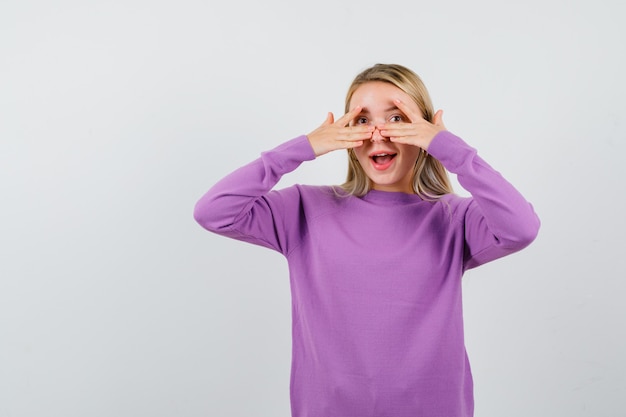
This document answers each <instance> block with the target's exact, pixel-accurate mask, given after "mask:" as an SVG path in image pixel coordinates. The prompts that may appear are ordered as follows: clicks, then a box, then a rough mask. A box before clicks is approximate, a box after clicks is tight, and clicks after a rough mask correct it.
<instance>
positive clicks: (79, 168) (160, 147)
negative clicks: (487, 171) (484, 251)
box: [0, 0, 626, 417]
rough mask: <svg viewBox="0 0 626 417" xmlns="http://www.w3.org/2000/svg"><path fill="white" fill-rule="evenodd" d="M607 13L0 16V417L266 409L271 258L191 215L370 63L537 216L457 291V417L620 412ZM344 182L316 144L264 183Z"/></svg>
mask: <svg viewBox="0 0 626 417" xmlns="http://www.w3.org/2000/svg"><path fill="white" fill-rule="evenodd" d="M624 12H625V7H624V6H623V2H620V1H618V0H615V1H611V0H599V1H575V0H574V1H565V0H563V1H559V0H542V1H538V0H530V1H524V2H502V1H496V0H491V1H489V0H477V1H472V2H469V1H462V0H457V1H447V2H446V1H440V2H435V1H431V2H416V1H406V0H402V1H397V2H384V1H372V0H362V1H354V0H349V1H344V2H341V1H330V0H321V1H310V2H306V3H304V2H296V1H287V0H285V1H282V2H281V1H280V0H269V1H264V2H261V1H252V0H249V1H228V2H227V1H223V2H221V3H218V2H216V1H213V0H209V1H192V0H178V1H161V0H156V1H155V0H152V1H148V0H124V1H116V0H113V1H111V0H109V1H95V0H92V1H69V0H68V1H43V0H41V1H36V0H35V1H28V0H27V1H22V0H19V1H18V0H2V2H1V3H0V140H1V145H0V198H1V200H0V201H1V203H0V245H1V246H0V249H1V250H0V416H2V417H9V416H10V417H16V416H28V417H31V416H32V417H35V416H36V417H41V416H63V417H70V416H81V417H84V416H93V417H100V416H102V417H104V416H106V417H109V416H151V417H152V416H189V417H191V416H288V415H289V395H288V386H289V365H290V300H289V284H288V276H287V268H286V263H285V261H284V259H283V258H282V257H281V256H280V255H278V254H277V253H274V252H272V251H269V250H267V249H263V248H259V247H255V246H252V245H247V244H244V243H239V242H235V241H231V240H228V239H225V238H222V237H219V236H216V235H212V234H210V233H208V232H206V231H204V230H203V229H201V228H200V227H199V226H198V225H196V224H195V223H194V221H193V218H192V210H193V206H194V204H195V202H196V200H197V199H198V198H199V197H200V196H201V195H202V194H203V193H204V192H205V191H206V190H207V189H208V188H209V187H210V186H211V185H212V184H213V183H214V182H215V181H217V180H218V179H219V178H221V177H222V176H223V175H225V174H226V173H228V172H229V171H230V170H232V169H234V168H236V167H238V166H240V165H242V164H243V163H245V162H247V161H249V160H251V159H253V158H256V157H257V156H258V154H259V153H260V152H261V151H263V150H265V149H269V148H272V147H274V146H276V145H278V144H279V143H281V142H283V141H284V140H287V139H290V138H292V137H294V136H297V135H300V134H303V133H308V132H310V131H311V130H313V129H314V128H315V127H317V126H318V125H319V124H320V123H321V122H322V121H323V120H324V118H325V115H326V112H327V111H333V112H335V114H336V115H340V114H341V113H342V108H343V97H344V94H345V91H346V89H347V87H348V85H349V83H350V81H351V80H352V78H353V77H354V76H355V75H356V74H357V73H358V72H360V71H361V70H362V69H364V68H366V67H368V66H370V65H372V64H375V63H377V62H385V63H392V62H393V63H400V64H403V65H406V66H408V67H410V68H412V69H413V70H415V71H416V72H417V73H418V74H420V75H421V76H422V78H423V80H424V81H425V83H426V85H427V86H428V88H429V90H430V92H431V95H432V97H433V100H434V103H435V107H436V108H442V109H444V111H445V113H444V122H445V123H446V126H447V127H448V129H449V130H451V131H453V132H454V133H456V134H458V135H459V136H461V137H463V138H464V139H465V140H466V141H467V142H469V143H470V144H471V145H473V146H474V147H476V148H478V149H479V152H480V154H481V155H482V156H483V157H484V158H485V159H486V160H487V161H489V162H490V163H491V165H493V166H494V167H495V168H496V169H498V170H499V171H501V172H502V173H503V174H504V175H505V176H506V177H507V178H508V179H509V180H510V181H511V182H513V183H514V184H515V185H516V186H517V187H518V189H519V190H520V191H522V193H523V194H524V195H525V196H526V197H527V198H528V199H529V200H530V201H531V202H532V203H533V205H534V206H535V209H536V211H537V212H538V214H539V215H540V217H541V220H542V229H541V231H540V235H539V237H538V239H537V241H536V242H535V243H534V244H533V245H532V246H530V247H529V248H528V249H526V250H525V251H523V252H520V253H518V254H515V255H512V256H510V257H508V258H504V259H502V260H499V261H496V262H494V263H492V264H489V265H486V266H484V267H481V268H479V269H477V270H473V271H471V272H469V273H468V274H467V275H466V277H465V281H464V289H465V294H464V297H465V298H464V300H465V318H466V334H467V349H468V352H469V355H470V359H471V361H472V365H473V371H474V376H475V384H476V416H477V417H490V416H508V417H516V416H520V417H522V416H523V417H529V416H531V417H533V416H539V417H543V416H546V417H547V416H550V417H553V416H567V417H578V416H593V417H603V416H606V417H615V416H626V411H624V410H626V399H625V398H626V396H625V395H624V393H625V392H626V359H625V357H624V353H625V352H626V323H625V319H626V307H625V302H624V291H625V290H626V283H625V278H626V268H625V261H624V257H625V256H626V255H625V254H624V252H625V249H626V244H625V243H624V241H625V240H624V236H625V235H626V225H625V223H624V213H625V212H626V204H625V202H624V197H625V193H624V191H625V187H624V179H625V172H624V167H623V164H622V161H623V159H624V153H625V152H626V147H625V145H624V139H625V134H624V131H625V121H626V118H625V116H624V114H625V113H626V104H625V103H626V101H625V99H624V97H625V96H626V83H625V82H624V74H625V73H626V59H625V51H626V48H625V47H624V40H625V39H626V29H625V26H624V24H623V17H624V15H625V13H624ZM344 176H345V159H344V154H343V153H341V154H340V153H337V154H330V155H327V156H325V157H323V158H320V159H318V160H316V161H313V162H309V163H307V164H305V165H303V166H302V167H301V168H300V169H299V170H298V171H296V172H295V173H293V174H292V175H291V176H289V177H288V178H286V179H285V181H287V182H289V183H293V182H305V183H312V184H337V183H340V182H342V181H343V179H344ZM281 185H282V184H281ZM458 192H459V193H461V194H463V190H458Z"/></svg>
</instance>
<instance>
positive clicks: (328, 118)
mask: <svg viewBox="0 0 626 417" xmlns="http://www.w3.org/2000/svg"><path fill="white" fill-rule="evenodd" d="M333 123H335V116H334V115H333V114H332V113H331V112H328V115H327V116H326V120H324V123H323V126H328V125H332V124H333Z"/></svg>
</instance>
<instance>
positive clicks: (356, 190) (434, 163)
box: [341, 64, 453, 200]
mask: <svg viewBox="0 0 626 417" xmlns="http://www.w3.org/2000/svg"><path fill="white" fill-rule="evenodd" d="M372 81H382V82H386V83H389V84H392V85H394V86H396V87H398V88H399V89H400V90H402V91H404V92H405V93H406V94H408V95H409V96H410V97H411V98H412V99H413V100H414V101H415V103H416V104H417V106H418V107H419V109H420V110H421V112H422V114H423V115H424V119H426V120H428V121H429V122H431V123H432V121H433V117H434V109H433V104H432V102H431V100H430V95H429V94H428V90H426V86H425V85H424V83H423V82H422V80H421V79H420V77H419V76H418V75H417V74H415V73H414V72H413V71H411V70H410V69H408V68H406V67H403V66H402V65H397V64H376V65H374V66H373V67H371V68H368V69H366V70H364V71H363V72H361V73H360V74H359V75H357V76H356V78H355V79H354V81H352V84H351V85H350V88H349V89H348V93H347V94H346V108H345V111H346V113H347V112H348V111H349V110H350V100H352V95H353V94H354V92H355V91H356V90H357V88H359V87H360V86H361V85H363V84H365V83H368V82H372ZM341 187H342V188H343V189H344V190H345V191H346V192H348V193H349V194H352V195H356V196H363V195H365V194H367V192H368V191H369V190H370V189H371V188H372V184H371V181H370V179H369V178H368V177H367V175H366V174H365V171H363V168H362V167H361V165H360V164H359V162H358V160H357V159H356V156H355V154H354V151H353V150H352V149H349V150H348V176H347V178H346V182H345V183H343V184H342V185H341ZM413 191H414V192H415V193H416V194H418V195H419V196H420V197H422V198H423V199H425V200H437V199H438V198H439V197H441V196H443V195H445V194H450V193H452V192H453V190H452V185H451V184H450V179H449V178H448V173H447V171H446V169H445V168H444V167H443V165H442V164H441V162H439V161H438V160H437V159H435V158H434V157H433V156H431V155H430V154H428V153H427V152H425V151H422V152H420V153H419V156H418V157H417V162H416V163H415V168H414V169H413Z"/></svg>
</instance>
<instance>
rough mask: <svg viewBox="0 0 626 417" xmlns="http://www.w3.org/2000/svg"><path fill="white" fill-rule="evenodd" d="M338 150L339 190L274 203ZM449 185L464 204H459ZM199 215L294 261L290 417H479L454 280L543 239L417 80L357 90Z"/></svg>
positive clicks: (373, 77)
mask: <svg viewBox="0 0 626 417" xmlns="http://www.w3.org/2000/svg"><path fill="white" fill-rule="evenodd" d="M340 149H344V150H345V149H347V150H348V154H349V158H348V159H349V167H348V177H347V180H346V182H345V183H344V184H342V185H341V186H334V187H333V186H307V185H295V186H291V187H288V188H284V189H281V190H273V187H274V186H275V185H276V184H277V183H278V181H279V180H280V178H281V177H282V176H283V175H285V174H288V173H289V172H291V171H293V170H295V169H296V168H298V166H299V165H300V164H302V163H303V162H305V161H309V160H313V159H315V158H317V157H319V156H321V155H323V154H326V153H328V152H332V151H336V150H340ZM447 172H451V173H454V174H456V175H457V177H458V180H459V183H460V184H461V185H462V186H463V188H465V189H466V190H467V191H468V192H469V193H470V194H471V197H459V196H457V195H455V194H453V193H452V188H451V186H450V182H449V180H448V174H447ZM194 216H195V218H196V220H197V221H198V223H200V224H201V225H202V226H203V227H204V228H206V229H207V230H210V231H212V232H215V233H218V234H221V235H224V236H227V237H231V238H235V239H239V240H243V241H246V242H250V243H254V244H257V245H261V246H265V247H268V248H270V249H274V250H276V251H278V252H280V253H282V254H283V255H284V256H285V258H286V259H287V262H288V264H289V271H290V274H291V276H290V282H291V293H292V306H293V308H292V311H293V317H292V321H293V334H292V337H293V352H292V371H291V409H292V416H294V417H304V416H315V417H318V416H328V417H335V416H337V417H352V416H353V417H367V416H372V417H374V416H393V417H404V416H406V417H409V416H410V417H418V416H424V417H433V416H446V417H452V416H454V417H462V416H472V415H473V408H474V400H473V383H472V376H471V371H470V365H469V362H468V359H467V355H466V352H465V345H464V334H463V316H462V306H461V278H462V276H463V273H464V272H465V271H466V270H468V269H470V268H474V267H477V266H479V265H482V264H484V263H486V262H489V261H492V260H494V259H497V258H500V257H503V256H505V255H508V254H511V253H513V252H516V251H519V250H521V249H523V248H524V247H526V246H527V245H529V244H530V243H531V242H532V241H533V240H534V239H535V237H536V235H537V232H538V229H539V219H538V217H537V215H536V214H535V212H534V211H533V208H532V206H531V205H530V204H529V203H528V202H527V201H526V200H525V199H524V197H523V196H522V195H521V194H520V193H519V192H518V191H517V190H516V189H515V188H514V187H513V186H512V185H511V184H510V183H509V182H507V181H506V180H505V179H504V178H503V177H502V176H501V175H500V174H499V173H498V172H497V171H495V170H494V169H492V168H491V167H490V166H489V165H488V164H487V163H486V162H485V161H484V160H483V159H481V158H480V157H479V156H478V154H477V152H476V150H475V149H473V148H472V147H470V146H469V145H467V144H466V143H465V142H464V141H463V140H462V139H461V138H459V137H458V136H456V135H454V134H452V133H450V132H448V131H447V130H446V128H445V126H444V124H443V120H442V112H441V111H438V112H436V113H435V112H434V111H433V107H432V104H431V100H430V98H429V95H428V92H427V90H426V88H425V87H424V85H423V83H422V81H421V80H420V78H419V77H418V76H417V75H416V74H415V73H414V72H412V71H411V70H409V69H408V68H406V67H403V66H400V65H383V64H378V65H375V66H373V67H371V68H368V69H366V70H365V71H363V72H362V73H361V74H359V75H358V76H357V77H356V78H355V80H354V82H353V83H352V85H351V86H350V88H349V90H348V94H347V97H346V113H345V114H344V115H343V116H342V117H340V118H339V119H337V120H334V117H333V115H332V113H329V114H328V116H327V118H326V120H325V122H324V123H323V124H322V125H321V126H320V127H318V128H317V129H315V130H313V131H312V132H311V133H309V134H308V135H303V136H300V137H297V138H295V139H292V140H290V141H287V142H285V143H283V144H282V145H280V146H278V147H276V148H275V149H272V150H270V151H267V152H264V153H263V154H262V155H261V157H260V158H259V159H257V160H255V161H253V162H251V163H250V164H248V165H246V166H244V167H241V168H239V169H238V170H236V171H234V172H233V173H231V174H230V175H228V176H226V177H225V178H224V179H222V180H221V181H219V182H218V183H217V184H215V185H214V186H213V187H212V188H211V189H210V190H209V191H208V192H207V193H206V194H205V195H204V196H203V197H202V198H201V199H200V200H199V201H198V203H197V204H196V207H195V211H194Z"/></svg>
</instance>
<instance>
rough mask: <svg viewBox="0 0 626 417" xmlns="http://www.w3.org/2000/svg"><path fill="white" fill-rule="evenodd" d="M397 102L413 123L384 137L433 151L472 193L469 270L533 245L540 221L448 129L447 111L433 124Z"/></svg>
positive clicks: (389, 128) (467, 223)
mask: <svg viewBox="0 0 626 417" xmlns="http://www.w3.org/2000/svg"><path fill="white" fill-rule="evenodd" d="M396 104H397V105H398V108H399V109H400V110H402V112H403V113H404V114H405V115H406V116H407V118H408V119H409V121H410V122H409V123H394V124H384V125H381V126H379V129H380V130H381V134H383V135H384V136H387V137H389V138H390V140H391V141H393V142H397V143H404V144H408V145H413V146H419V147H421V148H422V149H425V150H426V151H428V153H430V154H431V155H432V156H434V157H435V158H437V159H438V160H439V161H440V162H441V163H442V164H443V166H444V167H445V168H446V169H447V170H448V171H450V172H452V173H453V174H456V175H457V178H458V180H459V183H460V184H461V185H462V186H463V188H465V189H466V190H467V191H469V192H470V194H471V195H472V199H471V200H470V202H469V205H468V206H467V208H466V210H465V212H464V216H463V222H464V227H465V242H466V253H465V269H470V268H474V267H476V266H478V265H481V264H484V263H486V262H489V261H492V260H494V259H497V258H500V257H502V256H505V255H507V254H510V253H513V252H516V251H519V250H521V249H523V248H524V247H526V246H528V245H529V244H530V243H531V242H532V241H533V240H534V239H535V237H536V236H537V233H538V231H539V218H538V217H537V215H536V214H535V212H534V211H533V208H532V206H531V205H530V204H529V203H528V202H527V201H526V200H525V199H524V197H523V196H522V195H521V194H520V193H519V192H518V191H517V190H516V189H515V187H513V186H512V185H511V184H510V183H509V182H508V181H506V180H505V179H504V178H503V177H502V176H501V175H500V174H499V173H498V172H497V171H495V170H494V169H493V168H491V167H490V166H489V165H488V164H487V163H486V162H485V161H484V160H483V159H481V158H480V157H479V156H478V154H477V152H476V150H475V149H473V148H472V147H470V146H468V145H467V144H466V143H465V142H463V140H462V139H461V138H459V137H457V136H455V135H453V134H452V133H450V132H448V131H447V130H446V128H445V126H444V124H443V112H442V111H441V110H439V111H438V112H437V113H436V114H435V115H434V118H433V123H430V122H428V121H427V120H424V118H423V117H422V115H421V114H418V113H416V112H414V111H412V110H411V108H410V107H409V106H407V105H406V104H404V103H403V102H402V101H400V100H396Z"/></svg>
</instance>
